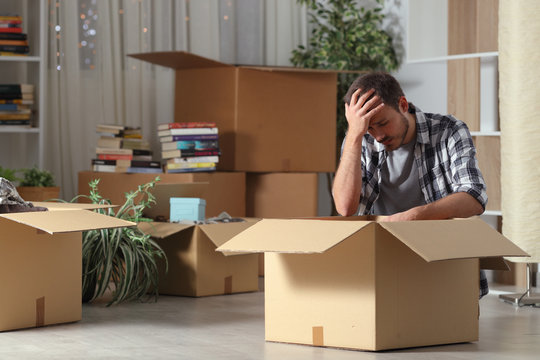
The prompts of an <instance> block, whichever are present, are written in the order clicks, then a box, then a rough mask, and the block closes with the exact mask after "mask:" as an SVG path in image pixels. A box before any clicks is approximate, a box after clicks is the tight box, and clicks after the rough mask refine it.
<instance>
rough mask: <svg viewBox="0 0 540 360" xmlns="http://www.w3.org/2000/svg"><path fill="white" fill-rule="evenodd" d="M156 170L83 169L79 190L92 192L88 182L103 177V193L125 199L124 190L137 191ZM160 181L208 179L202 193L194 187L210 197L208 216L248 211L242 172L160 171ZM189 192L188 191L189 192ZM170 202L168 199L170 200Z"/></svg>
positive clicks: (119, 200)
mask: <svg viewBox="0 0 540 360" xmlns="http://www.w3.org/2000/svg"><path fill="white" fill-rule="evenodd" d="M155 175H156V174H123V173H104V172H92V171H82V172H79V190H78V192H79V194H88V193H89V187H88V182H90V181H91V180H93V179H101V180H100V182H99V187H98V191H99V193H100V194H101V195H102V196H103V197H104V198H107V199H109V200H111V202H112V203H113V204H123V203H124V202H125V197H124V193H125V192H128V191H134V190H135V189H136V188H137V186H139V185H141V184H145V183H147V182H149V181H152V180H153V179H154V178H155V177H156V176H155ZM159 177H160V179H161V181H159V184H186V183H208V184H209V185H208V187H207V188H206V189H205V190H203V192H202V193H199V189H198V188H193V189H192V190H193V191H194V194H195V193H196V194H197V195H199V196H197V197H201V198H203V199H205V200H206V216H207V217H214V216H218V215H219V214H220V213H221V212H223V211H226V212H227V213H228V214H229V215H231V216H234V217H243V216H245V214H246V201H245V196H246V178H245V173H242V172H211V173H185V174H159ZM186 195H187V194H186ZM167 204H168V201H167Z"/></svg>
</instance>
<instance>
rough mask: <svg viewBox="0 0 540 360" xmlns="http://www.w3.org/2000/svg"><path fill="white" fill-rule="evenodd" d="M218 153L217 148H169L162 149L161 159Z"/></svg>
mask: <svg viewBox="0 0 540 360" xmlns="http://www.w3.org/2000/svg"><path fill="white" fill-rule="evenodd" d="M213 155H218V156H219V155H220V151H219V150H201V151H199V150H169V151H162V152H161V157H162V158H163V159H170V158H177V157H178V158H179V157H192V156H213Z"/></svg>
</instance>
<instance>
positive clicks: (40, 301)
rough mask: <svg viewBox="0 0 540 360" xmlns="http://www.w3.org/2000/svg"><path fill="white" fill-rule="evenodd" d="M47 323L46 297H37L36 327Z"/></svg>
mask: <svg viewBox="0 0 540 360" xmlns="http://www.w3.org/2000/svg"><path fill="white" fill-rule="evenodd" d="M44 325H45V297H44V296H42V297H40V298H37V299H36V327H39V326H44Z"/></svg>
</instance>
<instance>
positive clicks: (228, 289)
mask: <svg viewBox="0 0 540 360" xmlns="http://www.w3.org/2000/svg"><path fill="white" fill-rule="evenodd" d="M257 221H258V220H255V219H249V221H245V222H231V223H219V224H205V225H185V224H178V223H158V222H155V223H141V224H139V228H140V229H141V230H143V231H144V232H146V233H148V234H150V235H152V237H154V239H155V240H156V241H157V243H158V244H159V246H161V248H162V249H163V251H165V254H166V255H167V259H168V272H167V273H165V264H164V262H163V261H161V260H160V264H159V271H160V275H159V293H160V294H163V295H182V296H208V295H223V294H233V293H241V292H249V291H257V290H258V289H259V283H258V262H257V254H245V255H238V256H224V255H223V254H222V253H220V252H217V251H216V248H217V247H218V246H220V245H222V244H224V243H225V242H227V241H228V240H229V239H230V238H231V237H233V236H234V235H236V234H238V233H240V232H242V231H244V230H245V229H247V228H249V227H250V226H252V225H253V224H255V222H257Z"/></svg>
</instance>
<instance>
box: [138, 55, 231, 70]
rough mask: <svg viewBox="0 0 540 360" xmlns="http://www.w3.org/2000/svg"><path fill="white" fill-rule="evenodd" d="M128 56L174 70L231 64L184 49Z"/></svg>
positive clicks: (227, 65)
mask: <svg viewBox="0 0 540 360" xmlns="http://www.w3.org/2000/svg"><path fill="white" fill-rule="evenodd" d="M128 56H131V57H133V58H135V59H139V60H143V61H148V62H149V63H152V64H156V65H161V66H165V67H168V68H173V69H176V70H184V69H202V68H216V67H231V66H232V65H229V64H224V63H222V62H219V61H215V60H211V59H208V58H205V57H202V56H198V55H195V54H192V53H188V52H185V51H159V52H151V53H139V54H128Z"/></svg>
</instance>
